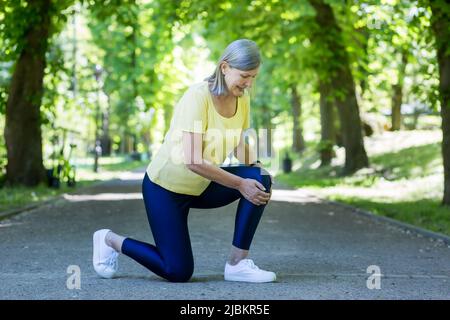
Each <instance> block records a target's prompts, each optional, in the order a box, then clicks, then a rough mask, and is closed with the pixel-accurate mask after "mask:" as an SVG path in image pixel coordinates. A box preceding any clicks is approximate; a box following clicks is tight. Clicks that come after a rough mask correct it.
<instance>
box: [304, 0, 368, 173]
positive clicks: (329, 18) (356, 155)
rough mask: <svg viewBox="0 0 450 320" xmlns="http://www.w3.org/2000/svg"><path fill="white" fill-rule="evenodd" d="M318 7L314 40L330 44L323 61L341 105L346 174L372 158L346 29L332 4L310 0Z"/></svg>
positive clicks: (336, 99)
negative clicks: (365, 138)
mask: <svg viewBox="0 0 450 320" xmlns="http://www.w3.org/2000/svg"><path fill="white" fill-rule="evenodd" d="M310 3H311V4H312V6H313V7H314V9H315V10H316V16H315V20H316V23H317V25H318V26H320V27H318V28H316V29H315V30H314V31H313V40H314V41H317V42H320V43H321V44H323V45H324V46H326V48H327V50H328V51H329V53H330V56H329V57H328V61H322V64H323V65H324V66H322V67H323V68H328V69H326V71H327V75H326V76H324V75H321V76H322V79H329V80H330V83H331V84H332V86H331V88H332V89H333V92H332V93H331V94H332V95H333V96H334V97H336V98H335V100H334V101H335V102H336V105H337V107H338V114H339V120H340V123H341V131H342V140H343V144H344V148H345V166H344V173H346V174H350V173H353V172H355V171H356V170H358V169H360V168H364V167H367V166H368V165H369V160H368V158H367V154H366V150H365V148H364V141H363V136H362V130H361V118H360V116H359V107H358V102H357V100H356V93H355V82H354V79H353V75H352V73H351V70H350V59H349V57H348V54H347V52H346V50H345V47H344V45H343V40H342V31H341V29H340V27H339V26H338V24H337V22H336V19H335V17H334V13H333V10H332V8H331V6H330V5H328V4H326V3H325V2H324V1H323V0H310Z"/></svg>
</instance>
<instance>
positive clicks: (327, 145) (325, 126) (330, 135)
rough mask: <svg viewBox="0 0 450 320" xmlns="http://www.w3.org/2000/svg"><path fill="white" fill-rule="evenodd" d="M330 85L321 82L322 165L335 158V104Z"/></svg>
mask: <svg viewBox="0 0 450 320" xmlns="http://www.w3.org/2000/svg"><path fill="white" fill-rule="evenodd" d="M330 90H331V88H330V86H329V85H328V84H327V83H323V82H322V83H320V84H319V92H320V133H321V137H320V148H319V150H320V166H321V167H323V166H327V165H329V164H331V159H333V145H334V142H335V130H334V113H333V104H332V102H331V101H329V99H330Z"/></svg>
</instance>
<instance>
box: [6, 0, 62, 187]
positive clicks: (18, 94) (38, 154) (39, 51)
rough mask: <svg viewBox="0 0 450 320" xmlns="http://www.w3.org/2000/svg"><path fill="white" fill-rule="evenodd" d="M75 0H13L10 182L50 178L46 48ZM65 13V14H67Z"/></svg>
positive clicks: (8, 121) (9, 25)
mask: <svg viewBox="0 0 450 320" xmlns="http://www.w3.org/2000/svg"><path fill="white" fill-rule="evenodd" d="M69 4H70V1H58V2H57V3H55V1H51V0H36V1H21V2H11V3H10V4H7V5H6V7H5V9H7V10H8V11H9V13H10V14H9V15H6V17H5V21H4V32H5V33H4V37H5V38H7V39H8V40H9V41H8V44H9V45H8V48H7V49H6V51H7V53H9V56H10V57H11V58H14V59H15V65H14V68H13V70H14V71H13V75H12V79H11V83H10V85H9V90H8V98H7V102H6V110H5V115H6V118H5V132H4V134H5V142H6V148H7V158H8V163H7V167H6V181H7V183H10V184H24V185H28V186H33V185H36V184H38V183H40V182H41V181H43V180H44V179H45V170H44V166H43V159H42V134H41V114H40V106H41V100H42V95H43V78H44V70H45V67H46V52H47V48H48V44H49V39H50V37H51V35H52V34H53V33H54V32H56V31H57V29H58V21H61V20H64V15H60V13H61V11H62V10H63V9H64V8H66V7H67V6H68V5H69ZM61 17H62V19H61Z"/></svg>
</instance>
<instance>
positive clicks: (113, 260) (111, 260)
mask: <svg viewBox="0 0 450 320" xmlns="http://www.w3.org/2000/svg"><path fill="white" fill-rule="evenodd" d="M118 255H119V254H118V253H117V252H113V253H112V254H111V255H110V256H109V257H108V259H106V261H105V264H106V265H107V266H108V267H111V268H113V269H117V256H118Z"/></svg>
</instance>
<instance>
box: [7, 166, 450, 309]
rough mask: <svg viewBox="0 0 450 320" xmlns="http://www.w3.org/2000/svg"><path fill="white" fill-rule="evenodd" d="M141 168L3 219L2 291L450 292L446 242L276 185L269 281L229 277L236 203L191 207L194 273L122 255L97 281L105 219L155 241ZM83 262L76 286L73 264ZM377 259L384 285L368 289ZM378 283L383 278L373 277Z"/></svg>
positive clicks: (27, 294)
mask: <svg viewBox="0 0 450 320" xmlns="http://www.w3.org/2000/svg"><path fill="white" fill-rule="evenodd" d="M142 177H143V173H142V171H141V172H136V173H133V174H131V173H130V174H128V176H125V177H124V179H123V180H113V181H110V182H107V183H103V184H100V185H96V186H93V187H90V188H87V189H84V190H82V191H79V192H78V193H77V194H74V195H70V196H66V198H65V199H59V200H57V201H55V202H53V203H51V204H47V205H45V206H42V207H40V208H37V209H34V210H32V211H28V212H24V213H21V214H19V215H16V216H14V217H12V218H10V219H8V220H2V221H0V252H1V257H0V299H288V300H290V299H449V298H450V249H449V248H448V246H447V245H445V244H444V243H443V242H441V241H432V240H430V239H428V238H426V237H421V236H417V235H415V234H414V233H408V232H404V231H402V230H401V229H399V228H398V227H396V226H393V225H390V224H388V223H386V222H382V221H377V220H374V219H371V218H369V217H366V216H364V215H361V214H358V213H356V212H354V211H352V210H350V209H349V208H346V207H343V206H340V205H337V204H333V203H328V202H324V201H322V200H320V199H317V198H315V197H313V196H310V195H306V194H304V193H302V191H300V190H287V189H284V190H283V189H282V188H279V187H276V188H275V190H274V192H273V196H272V201H271V202H270V203H269V205H268V206H267V208H266V211H265V213H264V216H263V218H262V220H261V223H260V226H259V228H258V230H257V233H256V235H255V238H254V242H253V244H252V250H251V255H250V258H253V259H254V261H255V262H256V263H257V264H258V265H259V266H260V267H262V268H266V269H268V270H273V271H276V272H277V274H278V278H279V280H278V282H276V283H269V284H249V283H233V282H226V281H223V267H224V261H225V259H226V257H227V255H228V251H229V246H230V242H231V238H232V232H233V223H234V212H235V210H236V207H237V201H236V202H235V203H233V204H230V205H229V206H226V207H223V208H218V209H214V210H200V209H192V210H191V213H190V216H189V226H190V233H191V240H192V246H193V251H194V257H195V271H194V275H193V278H192V280H191V281H190V282H188V283H177V284H175V283H169V282H167V281H165V280H162V279H160V278H159V277H157V276H156V275H154V274H152V273H151V272H149V271H147V270H146V269H145V268H143V267H142V266H140V265H138V264H137V263H136V262H134V261H133V260H131V259H129V258H128V257H126V256H121V257H120V262H119V263H120V271H119V274H118V277H117V278H115V279H100V278H99V277H97V275H96V274H95V272H94V270H93V268H92V266H91V265H92V263H91V255H92V243H91V241H92V240H91V238H92V233H93V232H94V231H95V230H96V229H99V228H104V227H108V228H111V229H113V230H115V231H116V232H118V233H121V234H125V235H128V236H131V237H134V238H136V239H140V240H143V241H147V242H153V239H152V235H151V232H150V229H149V226H148V224H147V219H146V215H145V209H144V204H143V201H142V198H141V194H140V187H141V179H142ZM70 265H75V266H78V267H79V268H80V271H81V278H80V286H81V288H80V289H79V290H77V289H68V287H67V279H68V277H69V276H70V274H69V273H67V268H68V267H69V266H70ZM371 265H375V266H378V267H379V268H380V271H381V273H382V275H383V276H382V277H381V280H380V284H381V288H380V289H372V290H370V289H368V287H367V280H368V277H369V276H370V275H371V274H369V273H367V268H368V267H369V266H371ZM370 283H372V284H374V285H376V284H377V281H376V280H374V281H372V282H370Z"/></svg>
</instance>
